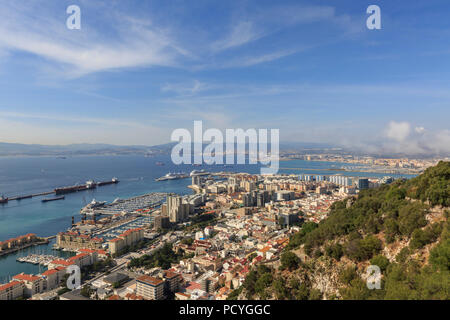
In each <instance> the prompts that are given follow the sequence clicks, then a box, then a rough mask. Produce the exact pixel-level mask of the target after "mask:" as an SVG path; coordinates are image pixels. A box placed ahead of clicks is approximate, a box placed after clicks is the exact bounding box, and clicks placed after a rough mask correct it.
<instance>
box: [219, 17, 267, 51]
mask: <svg viewBox="0 0 450 320" xmlns="http://www.w3.org/2000/svg"><path fill="white" fill-rule="evenodd" d="M263 35H264V33H263V32H258V31H256V30H255V27H254V25H253V23H252V22H250V21H241V22H239V23H237V24H236V25H235V26H233V28H232V31H231V33H230V34H229V35H227V36H226V38H224V39H221V40H218V41H215V42H213V44H212V45H211V49H212V51H213V52H218V51H223V50H226V49H229V48H233V47H238V46H241V45H244V44H247V43H249V42H251V41H255V40H257V39H259V38H261V37H263Z"/></svg>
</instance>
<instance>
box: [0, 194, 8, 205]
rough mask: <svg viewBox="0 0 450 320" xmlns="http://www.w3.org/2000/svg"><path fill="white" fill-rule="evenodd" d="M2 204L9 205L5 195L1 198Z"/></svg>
mask: <svg viewBox="0 0 450 320" xmlns="http://www.w3.org/2000/svg"><path fill="white" fill-rule="evenodd" d="M0 203H8V198H5V197H4V196H3V195H2V196H1V197H0Z"/></svg>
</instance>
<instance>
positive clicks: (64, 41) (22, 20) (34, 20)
mask: <svg viewBox="0 0 450 320" xmlns="http://www.w3.org/2000/svg"><path fill="white" fill-rule="evenodd" d="M0 8H1V10H0V50H8V51H14V50H19V51H24V52H28V53H31V54H34V55H37V56H40V57H44V58H46V59H47V60H48V61H54V62H57V63H60V64H62V66H63V67H64V69H65V72H66V73H69V74H70V75H75V76H78V75H82V74H86V73H91V72H98V71H104V70H111V69H117V68H129V67H141V66H173V65H175V64H176V63H177V61H178V59H179V57H180V56H187V55H188V52H187V51H186V50H184V49H181V48H180V47H179V46H178V44H177V43H176V42H175V41H174V40H173V39H171V38H170V37H169V32H167V31H165V30H163V29H159V28H157V27H155V26H152V25H151V24H149V23H148V22H146V21H141V20H138V19H135V18H133V17H127V16H126V15H122V16H114V15H112V16H111V17H110V20H109V24H108V26H107V27H109V30H107V31H106V34H103V36H102V35H101V34H99V31H98V30H97V29H95V28H94V27H93V26H92V25H89V24H88V23H87V22H84V21H85V20H83V24H82V29H81V30H67V29H65V25H64V23H63V22H64V21H65V20H64V19H65V18H66V17H65V16H64V15H61V16H59V20H57V19H56V18H48V17H46V16H45V15H43V16H41V15H40V14H41V13H42V12H41V11H39V7H37V6H31V5H30V6H27V5H19V4H17V3H14V4H4V3H3V4H1V5H0ZM33 10H36V11H37V12H36V15H33ZM61 20H62V21H61ZM86 21H87V20H86ZM109 33H113V34H114V36H111V37H109V38H108V36H107V35H108V34H109Z"/></svg>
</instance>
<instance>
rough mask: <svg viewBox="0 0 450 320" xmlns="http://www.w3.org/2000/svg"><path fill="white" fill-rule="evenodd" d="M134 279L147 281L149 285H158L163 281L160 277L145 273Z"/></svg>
mask: <svg viewBox="0 0 450 320" xmlns="http://www.w3.org/2000/svg"><path fill="white" fill-rule="evenodd" d="M136 280H138V281H141V282H145V283H147V284H149V285H152V286H158V285H160V284H162V283H163V282H164V281H162V280H161V279H158V278H154V277H150V276H147V275H143V276H140V277H139V278H137V279H136Z"/></svg>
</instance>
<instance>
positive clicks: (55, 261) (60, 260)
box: [50, 259, 72, 266]
mask: <svg viewBox="0 0 450 320" xmlns="http://www.w3.org/2000/svg"><path fill="white" fill-rule="evenodd" d="M50 263H51V264H59V265H62V266H70V265H72V263H71V262H69V261H66V260H62V259H57V260H53V261H52V262H50Z"/></svg>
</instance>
